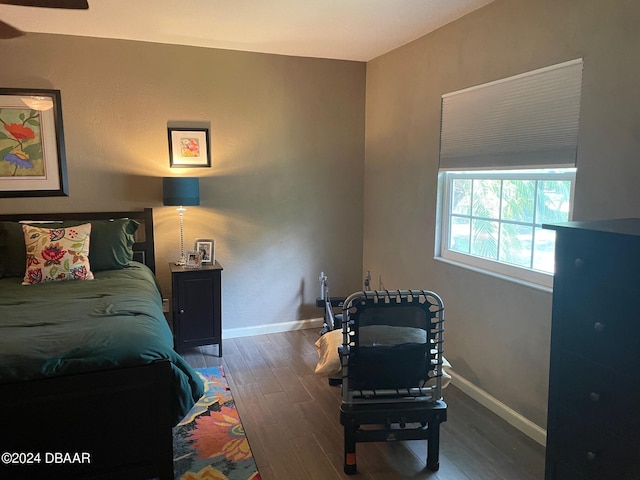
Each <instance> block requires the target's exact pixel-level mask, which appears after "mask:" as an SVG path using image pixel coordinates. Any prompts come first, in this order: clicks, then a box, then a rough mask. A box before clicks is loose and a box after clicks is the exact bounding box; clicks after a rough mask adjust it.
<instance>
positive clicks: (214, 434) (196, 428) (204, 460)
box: [173, 367, 260, 480]
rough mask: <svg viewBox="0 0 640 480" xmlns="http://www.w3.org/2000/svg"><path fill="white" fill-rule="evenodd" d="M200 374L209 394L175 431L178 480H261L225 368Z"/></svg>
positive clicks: (208, 369)
mask: <svg viewBox="0 0 640 480" xmlns="http://www.w3.org/2000/svg"><path fill="white" fill-rule="evenodd" d="M196 371H197V372H198V375H200V376H201V377H202V379H203V380H204V382H205V393H204V395H203V397H202V398H201V399H200V400H199V401H198V403H197V404H196V405H194V407H193V408H192V409H191V411H190V412H189V413H188V414H187V416H186V417H185V418H184V419H183V420H182V421H181V422H180V423H179V424H178V425H176V427H174V429H173V471H174V476H175V478H176V480H178V479H179V480H202V479H206V480H249V479H250V480H260V473H258V468H257V467H256V463H255V461H254V460H253V456H252V455H251V449H250V448H249V442H248V441H247V437H246V436H245V434H244V428H243V427H242V423H241V422H240V417H239V416H238V411H237V410H236V406H235V403H234V401H233V397H232V396H231V391H230V390H229V385H228V384H227V380H226V378H224V372H223V370H222V367H209V368H199V369H197V370H196Z"/></svg>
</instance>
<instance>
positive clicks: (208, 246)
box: [196, 238, 216, 264]
mask: <svg viewBox="0 0 640 480" xmlns="http://www.w3.org/2000/svg"><path fill="white" fill-rule="evenodd" d="M196 251H198V252H200V257H201V259H202V263H211V264H213V263H215V261H216V241H215V240H209V239H206V238H197V239H196Z"/></svg>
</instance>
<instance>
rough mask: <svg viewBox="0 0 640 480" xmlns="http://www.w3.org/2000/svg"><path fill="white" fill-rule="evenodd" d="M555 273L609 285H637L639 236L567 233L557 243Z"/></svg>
mask: <svg viewBox="0 0 640 480" xmlns="http://www.w3.org/2000/svg"><path fill="white" fill-rule="evenodd" d="M556 248H557V249H558V248H559V249H561V250H559V252H560V253H561V255H560V258H556V274H560V275H563V276H564V275H568V276H581V277H588V278H592V279H598V280H599V281H602V282H605V283H612V284H620V283H622V284H636V285H638V284H640V242H639V241H638V237H635V236H626V235H615V234H612V233H607V232H591V233H590V234H589V235H586V236H585V235H584V232H580V231H569V232H566V233H564V234H563V236H562V238H560V239H559V240H558V244H557V247H556Z"/></svg>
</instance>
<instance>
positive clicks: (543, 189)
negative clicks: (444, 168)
mask: <svg viewBox="0 0 640 480" xmlns="http://www.w3.org/2000/svg"><path fill="white" fill-rule="evenodd" d="M574 178H575V169H555V170H552V169H538V170H512V171H463V172H443V173H441V182H440V183H441V194H442V198H441V204H442V213H441V230H440V239H439V240H440V242H439V243H440V255H441V256H442V257H443V258H446V259H449V260H452V261H455V262H460V263H464V264H468V265H471V266H473V267H476V268H481V269H485V270H489V271H492V272H495V273H498V274H502V275H506V276H509V277H514V278H518V279H521V280H525V281H528V282H533V283H537V284H541V285H545V286H551V281H552V277H551V275H550V274H552V273H553V266H554V246H555V231H553V230H546V229H542V228H541V227H542V224H543V223H556V222H566V221H568V220H569V219H570V218H571V205H572V198H573V184H574Z"/></svg>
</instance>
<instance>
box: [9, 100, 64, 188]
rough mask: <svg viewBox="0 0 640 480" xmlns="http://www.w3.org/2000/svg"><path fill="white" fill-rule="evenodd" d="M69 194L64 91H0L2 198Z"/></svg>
mask: <svg viewBox="0 0 640 480" xmlns="http://www.w3.org/2000/svg"><path fill="white" fill-rule="evenodd" d="M65 195H69V187H68V182H67V161H66V152H65V146H64V131H63V126H62V107H61V99H60V90H40V89H26V88H23V89H18V88H0V197H55V196H65Z"/></svg>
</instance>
